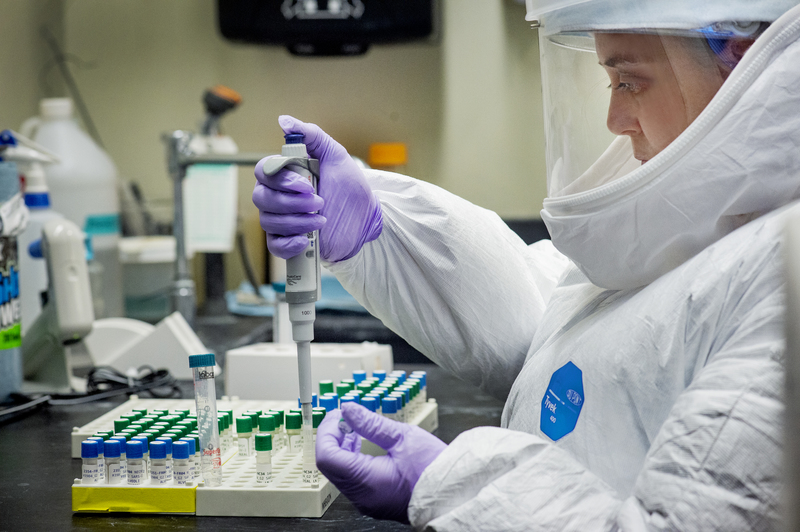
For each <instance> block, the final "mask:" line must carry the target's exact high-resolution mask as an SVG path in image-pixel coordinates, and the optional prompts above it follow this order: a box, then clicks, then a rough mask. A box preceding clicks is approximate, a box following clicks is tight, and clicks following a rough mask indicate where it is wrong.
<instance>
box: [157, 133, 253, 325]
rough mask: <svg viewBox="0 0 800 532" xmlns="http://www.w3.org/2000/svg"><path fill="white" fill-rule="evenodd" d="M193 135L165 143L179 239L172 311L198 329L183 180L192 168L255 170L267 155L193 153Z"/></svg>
mask: <svg viewBox="0 0 800 532" xmlns="http://www.w3.org/2000/svg"><path fill="white" fill-rule="evenodd" d="M192 136H193V134H192V133H191V132H190V131H181V130H177V131H173V132H171V133H165V134H164V135H162V137H161V139H162V140H163V141H164V142H165V143H166V145H167V168H168V169H169V175H170V177H171V178H172V183H173V202H174V204H175V205H174V218H173V225H172V227H173V229H172V231H173V234H174V236H175V255H176V256H175V281H174V284H173V288H172V298H171V303H172V310H173V311H178V312H180V313H181V315H182V316H183V318H184V319H185V320H186V322H187V323H188V324H189V325H190V326H191V327H192V328H194V322H195V316H196V314H197V291H196V290H195V285H194V280H193V279H192V276H191V275H189V263H188V259H187V253H186V227H184V218H183V179H184V178H185V177H186V170H187V169H188V167H189V166H190V165H192V164H235V165H239V166H255V165H256V163H257V162H258V161H260V160H261V159H263V158H264V157H266V156H267V155H269V154H266V153H234V154H215V153H210V154H205V155H199V154H196V153H194V152H192V150H191V148H190V147H189V144H190V143H191V141H192Z"/></svg>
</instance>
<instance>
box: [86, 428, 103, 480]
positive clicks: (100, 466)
mask: <svg viewBox="0 0 800 532" xmlns="http://www.w3.org/2000/svg"><path fill="white" fill-rule="evenodd" d="M86 439H87V440H90V441H94V442H97V468H98V471H99V473H100V480H99V482H100V484H103V483H105V481H106V458H105V454H104V452H105V447H104V446H103V438H100V437H97V436H92V437H91V438H86Z"/></svg>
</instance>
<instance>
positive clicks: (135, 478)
mask: <svg viewBox="0 0 800 532" xmlns="http://www.w3.org/2000/svg"><path fill="white" fill-rule="evenodd" d="M125 454H126V455H127V457H128V460H127V462H128V485H129V486H141V485H142V484H144V483H145V481H146V480H147V476H145V465H144V460H143V459H142V442H138V441H129V442H127V443H126V444H125Z"/></svg>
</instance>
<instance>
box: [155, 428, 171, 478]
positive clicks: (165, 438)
mask: <svg viewBox="0 0 800 532" xmlns="http://www.w3.org/2000/svg"><path fill="white" fill-rule="evenodd" d="M172 441H173V440H172V436H159V437H158V438H156V439H155V441H154V442H153V443H156V442H162V443H163V444H164V446H165V447H164V448H165V449H166V452H167V456H166V460H167V463H166V466H167V480H172Z"/></svg>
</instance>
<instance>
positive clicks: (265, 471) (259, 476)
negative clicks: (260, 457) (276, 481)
mask: <svg viewBox="0 0 800 532" xmlns="http://www.w3.org/2000/svg"><path fill="white" fill-rule="evenodd" d="M270 482H272V464H259V463H256V484H269V483H270Z"/></svg>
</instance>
